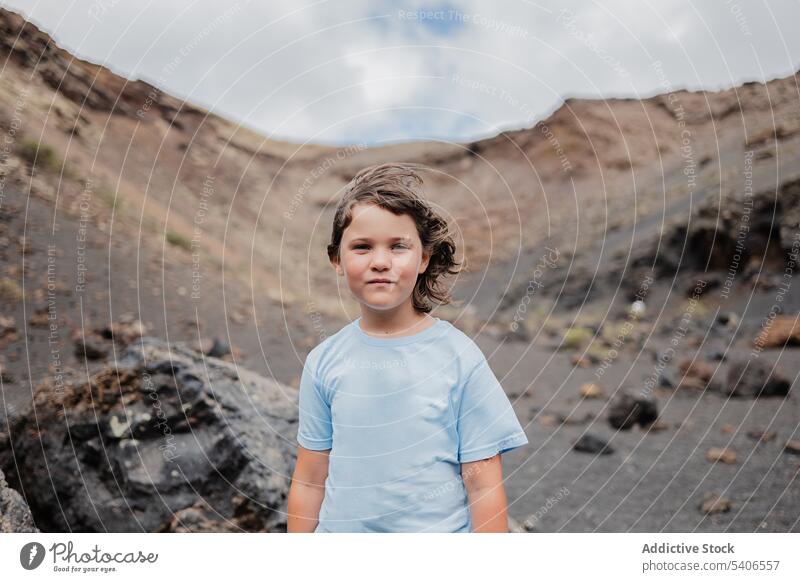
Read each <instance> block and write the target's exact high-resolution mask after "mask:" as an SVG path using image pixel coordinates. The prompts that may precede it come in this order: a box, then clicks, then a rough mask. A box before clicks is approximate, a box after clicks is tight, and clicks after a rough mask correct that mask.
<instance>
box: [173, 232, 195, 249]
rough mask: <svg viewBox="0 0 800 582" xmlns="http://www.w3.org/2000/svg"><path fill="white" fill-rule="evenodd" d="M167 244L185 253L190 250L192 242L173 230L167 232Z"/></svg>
mask: <svg viewBox="0 0 800 582" xmlns="http://www.w3.org/2000/svg"><path fill="white" fill-rule="evenodd" d="M167 242H168V243H169V244H171V245H172V246H175V247H179V248H182V249H184V250H187V251H190V250H192V242H191V241H190V240H189V239H188V238H186V237H185V236H183V235H182V234H180V233H177V232H175V231H174V230H168V231H167Z"/></svg>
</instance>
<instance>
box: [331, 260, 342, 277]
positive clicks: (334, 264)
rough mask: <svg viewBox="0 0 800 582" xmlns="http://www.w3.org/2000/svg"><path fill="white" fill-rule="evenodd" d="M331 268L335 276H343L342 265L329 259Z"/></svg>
mask: <svg viewBox="0 0 800 582" xmlns="http://www.w3.org/2000/svg"><path fill="white" fill-rule="evenodd" d="M331 266H332V267H333V268H334V269H336V274H337V275H344V269H342V264H341V263H340V262H339V261H338V260H336V259H331Z"/></svg>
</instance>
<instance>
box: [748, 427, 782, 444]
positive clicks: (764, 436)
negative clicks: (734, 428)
mask: <svg viewBox="0 0 800 582" xmlns="http://www.w3.org/2000/svg"><path fill="white" fill-rule="evenodd" d="M747 436H749V437H750V438H751V439H755V440H757V441H759V442H762V443H768V442H770V441H773V440H775V437H776V436H778V434H777V433H776V432H775V431H774V430H764V429H761V428H754V429H753V430H749V431H747Z"/></svg>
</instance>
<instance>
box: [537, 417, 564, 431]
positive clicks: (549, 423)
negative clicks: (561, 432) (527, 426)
mask: <svg viewBox="0 0 800 582" xmlns="http://www.w3.org/2000/svg"><path fill="white" fill-rule="evenodd" d="M539 424H541V425H542V426H546V427H548V428H549V427H553V426H558V425H559V424H561V421H560V420H559V419H558V417H557V416H556V415H554V414H540V415H539Z"/></svg>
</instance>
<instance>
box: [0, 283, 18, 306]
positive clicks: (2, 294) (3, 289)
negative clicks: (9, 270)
mask: <svg viewBox="0 0 800 582" xmlns="http://www.w3.org/2000/svg"><path fill="white" fill-rule="evenodd" d="M22 297H23V294H22V289H21V288H20V286H19V283H17V282H16V281H14V280H13V279H9V278H7V277H1V278H0V299H2V300H3V301H8V302H12V303H15V302H17V301H22Z"/></svg>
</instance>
